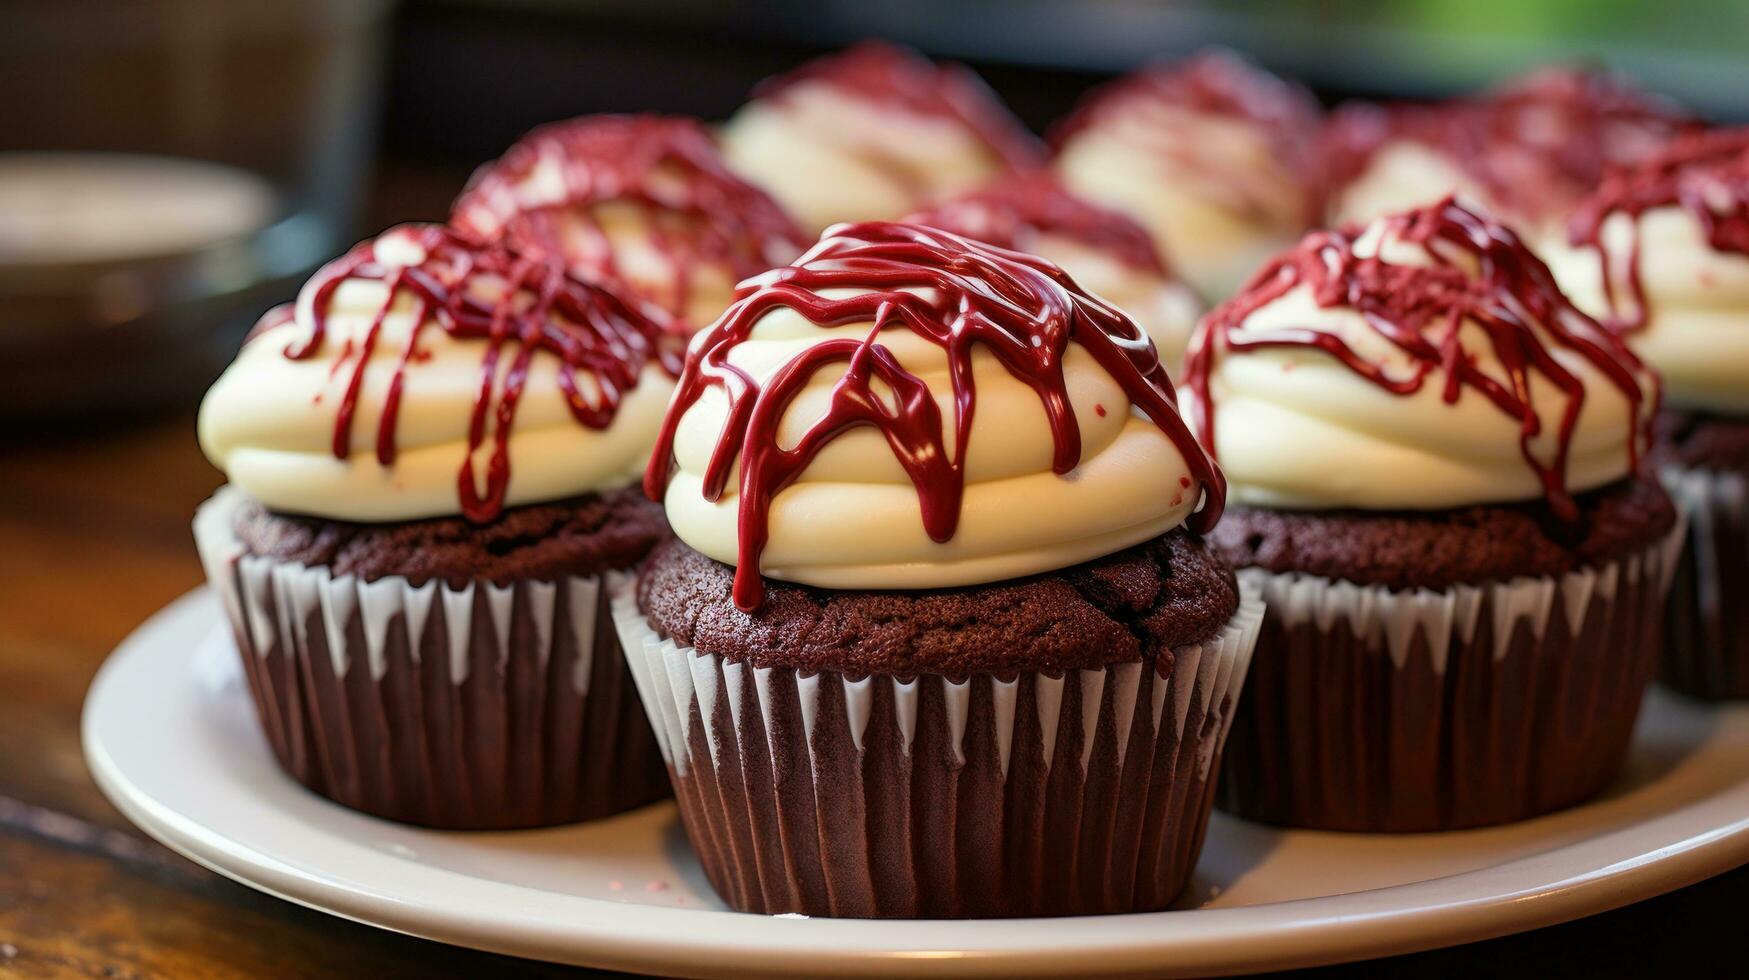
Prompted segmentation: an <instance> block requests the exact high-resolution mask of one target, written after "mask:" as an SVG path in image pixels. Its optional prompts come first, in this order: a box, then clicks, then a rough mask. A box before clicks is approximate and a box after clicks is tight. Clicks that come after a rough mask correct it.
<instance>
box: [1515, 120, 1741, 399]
mask: <svg viewBox="0 0 1749 980" xmlns="http://www.w3.org/2000/svg"><path fill="white" fill-rule="evenodd" d="M1565 238H1566V241H1564V242H1551V243H1550V245H1549V247H1548V248H1547V249H1546V252H1547V254H1548V255H1549V263H1550V265H1551V266H1552V267H1553V268H1554V270H1555V274H1556V275H1557V276H1559V277H1560V279H1561V283H1562V285H1564V286H1566V287H1567V288H1568V289H1569V290H1570V291H1571V292H1572V294H1573V297H1574V299H1575V300H1577V301H1578V302H1579V303H1580V304H1581V305H1582V306H1584V307H1585V308H1586V309H1587V310H1589V311H1590V312H1592V313H1594V314H1596V315H1597V316H1598V317H1599V318H1600V319H1602V320H1603V321H1604V322H1605V323H1606V324H1607V325H1609V326H1611V327H1613V328H1615V329H1616V330H1619V331H1621V332H1623V333H1624V334H1625V335H1626V336H1627V339H1628V342H1629V343H1630V344H1631V345H1632V346H1633V348H1634V350H1635V351H1637V352H1638V353H1639V354H1640V355H1641V356H1643V357H1645V358H1646V359H1647V360H1648V361H1649V362H1651V364H1652V366H1653V367H1655V368H1657V369H1658V371H1659V373H1660V374H1661V375H1662V376H1663V379H1664V382H1665V385H1666V386H1667V389H1668V391H1669V395H1670V398H1671V400H1672V401H1673V402H1675V403H1676V404H1679V405H1681V406H1683V407H1685V408H1690V409H1695V410H1699V411H1712V412H1719V413H1722V414H1727V415H1736V416H1741V415H1745V414H1749V129H1731V130H1722V131H1716V132H1710V133H1705V134H1695V135H1692V136H1688V137H1685V138H1683V139H1681V140H1678V141H1676V142H1674V143H1672V144H1671V145H1670V146H1669V147H1668V148H1667V149H1665V150H1664V151H1663V152H1661V153H1658V154H1657V155H1655V156H1653V157H1652V158H1651V159H1649V160H1646V161H1644V162H1643V163H1641V164H1639V165H1638V166H1634V167H1623V168H1619V169H1617V170H1615V171H1612V172H1611V173H1610V174H1609V176H1607V177H1606V178H1605V179H1604V181H1603V184H1602V186H1601V187H1599V188H1598V190H1597V193H1596V194H1594V195H1592V196H1591V197H1590V198H1589V199H1588V200H1587V201H1585V203H1584V204H1582V205H1581V206H1580V207H1579V209H1578V211H1577V212H1576V213H1575V214H1574V216H1573V220H1572V224H1571V226H1570V227H1569V228H1568V229H1566V235H1565Z"/></svg>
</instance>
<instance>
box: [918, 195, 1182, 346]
mask: <svg viewBox="0 0 1749 980" xmlns="http://www.w3.org/2000/svg"><path fill="white" fill-rule="evenodd" d="M906 220H907V221H910V222H914V223H916V224H923V225H929V226H931V227H934V228H941V229H945V230H947V231H951V232H953V233H955V234H958V235H964V236H966V237H967V238H976V239H978V240H979V241H981V242H988V243H989V244H991V245H999V246H1001V247H1003V248H1008V249H1013V250H1015V251H1017V252H1031V253H1032V254H1034V255H1038V256H1041V257H1043V258H1047V259H1050V260H1051V261H1052V262H1055V263H1057V264H1058V265H1060V266H1062V267H1063V271H1065V272H1067V273H1069V275H1071V276H1073V277H1074V279H1075V282H1076V283H1078V284H1079V285H1080V286H1081V287H1082V288H1083V289H1085V290H1087V291H1088V292H1090V293H1092V294H1093V295H1095V296H1098V297H1099V298H1100V299H1103V300H1105V301H1106V302H1108V303H1111V304H1112V305H1113V306H1116V307H1117V308H1118V309H1120V310H1122V311H1124V312H1125V313H1127V314H1128V315H1129V316H1130V318H1131V319H1133V320H1134V321H1136V324H1137V325H1138V326H1140V327H1141V328H1142V330H1143V331H1145V332H1146V333H1147V334H1148V338H1149V339H1150V340H1152V341H1153V342H1154V347H1155V349H1157V350H1158V351H1159V352H1160V356H1161V358H1162V359H1164V360H1165V361H1166V367H1167V370H1168V372H1171V371H1176V370H1177V369H1178V364H1179V362H1180V360H1182V359H1183V357H1184V347H1185V345H1186V344H1188V343H1189V342H1190V331H1191V329H1192V328H1193V327H1195V326H1196V318H1197V316H1198V315H1199V314H1201V312H1202V310H1201V304H1200V302H1199V301H1198V300H1197V298H1196V294H1195V293H1194V292H1192V291H1191V289H1190V288H1189V287H1188V286H1186V285H1184V284H1183V283H1182V282H1180V281H1179V280H1178V278H1177V277H1176V276H1174V275H1173V274H1172V272H1171V271H1170V270H1169V269H1168V267H1167V265H1166V262H1165V260H1164V259H1163V258H1161V256H1160V250H1159V249H1158V248H1156V247H1155V245H1154V241H1153V239H1152V238H1151V237H1149V235H1148V231H1147V229H1146V228H1143V227H1142V226H1141V225H1139V224H1136V222H1134V221H1133V220H1131V219H1130V218H1128V217H1126V216H1124V215H1122V214H1120V213H1118V212H1116V211H1112V210H1109V209H1107V208H1103V207H1100V206H1099V205H1096V204H1091V203H1089V202H1087V201H1085V200H1083V199H1081V198H1079V197H1076V196H1075V195H1073V194H1071V193H1069V192H1068V191H1067V190H1065V189H1064V188H1063V185H1062V184H1061V183H1060V182H1059V181H1058V180H1056V178H1054V177H1052V176H1051V175H1049V174H1048V173H1043V172H1035V173H1031V174H1018V175H1015V176H1013V177H1009V178H1007V179H1005V180H1000V181H997V182H996V183H994V184H991V185H989V186H987V187H984V188H982V189H979V190H976V191H972V192H971V193H969V194H962V195H960V196H959V197H956V198H953V199H952V200H949V201H946V202H944V203H942V204H939V205H936V206H935V207H933V208H930V209H929V210H927V211H920V212H918V213H917V214H914V215H912V216H911V217H909V218H907V219H906Z"/></svg>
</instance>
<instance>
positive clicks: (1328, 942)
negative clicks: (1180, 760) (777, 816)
mask: <svg viewBox="0 0 1749 980" xmlns="http://www.w3.org/2000/svg"><path fill="white" fill-rule="evenodd" d="M217 621H218V610H217V606H216V603H215V602H214V600H213V599H212V597H211V596H210V595H208V594H207V593H206V592H205V591H204V590H202V591H199V592H196V593H192V594H190V595H188V596H185V597H184V598H182V599H181V600H179V601H177V602H176V603H175V604H174V605H172V606H170V607H169V608H167V609H165V610H164V611H163V612H161V613H159V614H158V615H157V616H156V617H154V618H153V619H152V620H151V621H150V622H148V623H146V624H145V625H144V626H142V627H141V628H140V629H139V630H138V631H137V632H136V633H135V634H134V635H133V636H131V637H129V638H128V640H127V641H126V642H125V643H123V644H122V645H121V647H120V648H119V649H117V650H116V652H115V654H114V655H113V656H112V657H111V658H110V660H109V662H108V663H107V664H105V665H104V667H103V670H102V672H101V673H100V674H99V675H98V677H97V681H96V683H95V684H94V685H93V686H92V689H91V694H90V696H89V698H88V699H87V700H86V703H85V718H84V732H85V752H86V756H87V758H88V760H89V762H90V764H91V770H92V772H93V773H94V774H95V775H96V777H97V782H98V784H99V785H100V786H102V787H103V790H104V791H105V792H106V793H107V794H108V795H109V798H110V799H111V800H113V801H114V802H115V804H116V806H118V807H120V808H121V810H122V812H124V813H126V814H127V815H128V817H129V818H131V819H132V820H133V821H134V822H135V823H137V824H139V825H140V827H141V828H143V829H144V830H145V831H146V832H147V833H149V834H151V835H152V836H153V837H156V838H157V839H158V840H160V841H163V842H164V843H165V844H167V845H169V846H170V847H172V848H175V849H176V850H178V851H180V852H182V853H183V854H185V855H187V856H188V857H190V858H192V859H194V860H195V861H198V862H200V863H201V864H204V865H206V866H208V867H210V868H213V869H214V870H216V871H219V872H221V873H223V874H226V875H229V876H230V877H232V878H235V879H237V880H238V881H241V882H243V883H244V884H247V885H251V886H253V887H255V888H259V889H261V890H263V891H266V892H269V893H272V894H274V895H278V896H280V897H282V898H287V899H290V900H292V901H294V902H299V903H302V904H304V905H308V906H311V907H313V908H318V909H322V910H324V911H327V912H332V913H334V914H336V915H341V916H345V917H347V918H349V919H356V920H358V921H360V922H367V923H370V924H373V925H377V926H382V927H384V928H387V929H394V930H398V931H401V932H406V933H411V934H413V935H418V936H426V937H429V938H432V939H439V940H443V941H446V942H451V943H457V944H460V945H464V946H474V947H478V948H480V949H487V950H494V951H498V952H504V953H514V954H517V955H521V956H529V957H536V958H539V959H547V960H557V961H562V962H567V963H577V964H584V965H589V966H597V967H608V968H616V969H625V970H639V971H649V972H660V973H675V974H689V975H695V976H731V975H736V976H748V975H760V976H771V975H779V974H790V975H802V974H823V973H859V974H885V975H900V974H904V975H912V976H916V975H939V976H971V975H1003V976H1016V975H1047V974H1065V973H1074V974H1080V975H1096V974H1120V973H1131V974H1135V973H1146V974H1151V975H1186V974H1192V975H1194V974H1209V973H1232V972H1241V971H1246V970H1256V969H1267V968H1285V967H1292V966H1305V965H1311V964H1317V963H1331V962H1339V961H1342V960H1350V959H1358V958H1363V957H1369V956H1380V955H1385V954H1391V953H1401V952H1407V951H1410V950H1417V949H1427V948H1431V947H1436V946H1442V945H1449V944H1452V943H1459V942H1466V941H1469V940H1475V939H1482V938H1486V937H1490V936H1497V935H1502V934H1505V933H1509V932H1515V931H1518V930H1523V929H1530V928H1534V927H1536V926H1541V925H1547V924H1550V923H1554V922H1559V921H1562V920H1566V919H1572V918H1576V917H1578V916H1582V915H1587V914H1590V913H1593V912H1599V911H1602V910H1604V909H1608V908H1613V907H1615V906H1618V905H1623V904H1626V903H1628V902H1632V901H1635V900H1638V899H1642V898H1647V897H1650V896H1652V895H1656V894H1659V893H1661V892H1665V891H1669V890H1671V889H1673V888H1678V887H1681V886H1683V885H1686V884H1689V883H1691V882H1694V881H1698V880H1700V879H1701V878H1704V877H1707V876H1709V875H1712V874H1715V873H1718V872H1720V871H1724V870H1727V869H1729V868H1732V867H1735V866H1737V865H1739V864H1742V863H1744V862H1745V861H1749V707H1745V706H1739V707H1731V708H1721V709H1710V710H1709V709H1705V708H1701V707H1698V706H1696V705H1694V704H1692V703H1689V702H1686V701H1682V700H1680V699H1678V698H1676V697H1673V696H1671V695H1668V694H1665V693H1663V692H1657V693H1655V694H1654V695H1653V696H1652V698H1651V700H1650V701H1649V702H1648V703H1647V706H1646V711H1645V714H1644V717H1643V718H1642V720H1641V724H1640V728H1639V731H1638V733H1637V737H1636V741H1635V744H1634V753H1633V758H1632V761H1631V762H1630V763H1629V766H1628V770H1627V772H1626V773H1625V774H1624V775H1623V777H1622V778H1621V779H1620V780H1619V781H1618V783H1617V784H1616V786H1615V787H1614V788H1613V789H1612V790H1611V791H1610V792H1609V794H1608V795H1607V796H1606V797H1605V798H1604V799H1602V800H1599V801H1597V802H1595V803H1592V804H1590V805H1587V806H1583V807H1579V808H1577V809H1574V810H1570V811H1567V812H1565V813H1560V814H1555V815H1553V816H1549V817H1544V818H1541V819H1537V820H1532V821H1528V822H1525V823H1521V824H1517V825H1513V826H1509V827H1502V828H1493V829H1488V830H1476V831H1465V832H1461V833H1452V834H1437V835H1432V834H1430V835H1415V836H1400V837H1387V836H1371V835H1358V834H1324V833H1310V832H1298V831H1294V832H1283V831H1278V830H1273V829H1270V828H1266V827H1262V826H1259V825H1256V824H1251V823H1247V822H1244V821H1241V820H1236V819H1233V818H1230V817H1226V816H1224V815H1222V814H1219V813H1217V814H1215V818H1214V822H1213V824H1212V825H1211V826H1210V828H1209V834H1208V846H1207V848H1206V850H1205V851H1204V852H1203V855H1202V862H1201V864H1200V865H1199V866H1198V868H1197V876H1196V880H1195V881H1194V882H1193V884H1192V886H1191V892H1190V895H1189V896H1188V897H1187V899H1186V900H1185V902H1184V903H1183V904H1184V905H1185V908H1184V909H1183V910H1181V911H1172V912H1159V913H1153V914H1148V915H1113V916H1097V917H1087V918H1070V919H1034V920H1007V921H1003V920H983V921H969V922H964V921H962V922H950V921H925V922H911V921H885V922H883V921H858V920H843V919H840V920H832V919H803V918H800V917H789V916H778V917H767V916H755V915H740V914H736V913H733V912H728V911H725V910H723V908H722V905H721V904H720V903H719V902H718V901H717V899H716V898H715V897H714V896H713V895H712V894H711V892H710V888H709V886H707V885H706V884H705V882H704V879H703V876H702V874H701V872H700V871H699V868H698V865H697V863H696V862H695V861H694V860H693V858H692V856H691V853H690V852H689V851H688V849H687V846H686V842H685V838H684V836H683V835H682V834H681V832H680V829H679V825H678V822H677V819H676V816H675V811H674V809H673V807H672V806H671V805H668V804H661V805H657V806H652V807H647V808H645V809H643V810H641V811H638V812H635V813H631V814H627V815H624V816H621V817H617V818H614V819H612V820H606V821H602V822H599V823H595V824H589V825H584V826H578V827H570V828H562V829H558V830H540V831H523V832H517V833H481V834H460V833H443V832H437V831H429V830H420V829H417V828H413V827H405V826H401V825H399V824H393V823H388V822H385V821H381V820H377V819H374V818H371V817H366V816H364V815H362V814H358V813H354V812H352V811H350V810H346V809H343V808H341V807H339V806H336V805H334V804H331V803H329V802H327V801H325V800H322V799H320V798H318V797H316V796H314V795H312V794H310V793H308V792H306V791H304V790H303V789H302V788H301V787H299V786H298V785H297V784H295V783H293V782H292V781H291V780H290V779H289V778H287V777H285V776H283V775H281V773H280V772H279V770H278V769H277V768H276V767H275V765H274V762H273V759H272V757H271V756H270V755H269V752H268V748H267V744H266V742H265V740H264V739H263V738H262V737H261V735H260V733H259V732H258V731H257V729H256V726H255V719H254V718H253V717H251V715H252V713H253V709H252V708H251V707H250V705H249V700H248V696H247V693H246V692H245V690H244V689H243V681H242V676H241V671H240V670H239V669H238V666H237V664H236V663H235V657H236V654H235V652H234V650H233V649H232V647H231V644H230V641H229V639H228V638H227V637H226V636H225V635H224V634H223V632H222V631H221V630H220V629H219V628H218V622H217ZM1526 748H1527V751H1535V750H1536V747H1535V746H1527V747H1526Z"/></svg>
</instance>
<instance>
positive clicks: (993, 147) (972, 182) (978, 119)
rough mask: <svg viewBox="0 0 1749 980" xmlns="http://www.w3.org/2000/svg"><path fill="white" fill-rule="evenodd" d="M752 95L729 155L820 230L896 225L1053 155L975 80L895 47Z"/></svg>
mask: <svg viewBox="0 0 1749 980" xmlns="http://www.w3.org/2000/svg"><path fill="white" fill-rule="evenodd" d="M753 95H754V98H753V101H752V102H749V103H748V104H747V105H746V106H744V107H742V109H741V110H740V111H739V112H737V113H736V114H735V116H734V118H732V119H730V120H729V122H728V124H727V125H726V126H725V127H724V128H723V133H722V139H723V152H724V154H725V155H726V156H727V158H728V160H729V163H730V165H731V166H733V167H734V168H735V170H736V171H737V172H739V173H741V174H742V175H743V176H745V177H746V178H747V179H749V180H752V181H754V182H755V183H757V184H760V185H761V186H763V187H765V188H766V189H767V190H769V191H770V192H771V193H772V195H773V196H775V197H776V198H777V199H778V200H779V201H781V202H782V203H783V205H784V207H786V208H787V209H789V212H790V213H791V214H793V215H795V217H796V219H797V220H798V221H800V222H801V223H802V225H803V227H805V228H807V229H808V230H809V231H812V232H818V231H819V230H820V229H822V228H824V227H826V226H827V225H829V224H832V223H834V222H837V221H856V220H862V219H891V218H897V217H899V216H900V215H903V214H907V213H909V212H911V211H913V210H915V209H917V208H918V207H921V206H923V205H925V204H927V203H929V202H930V201H933V200H936V199H938V198H941V197H943V196H945V195H948V194H952V193H955V192H957V191H962V190H965V189H967V188H969V187H974V186H976V185H978V184H982V183H984V182H985V181H987V180H989V179H990V178H991V177H994V176H996V175H997V174H999V173H1001V172H1003V171H1005V170H1011V169H1020V168H1025V167H1031V166H1035V165H1037V164H1039V163H1040V162H1041V161H1042V159H1043V155H1044V154H1043V148H1042V144H1040V143H1039V142H1038V140H1037V139H1036V138H1035V137H1033V136H1032V134H1030V133H1028V132H1027V131H1026V129H1025V127H1023V126H1021V124H1020V122H1019V120H1017V119H1015V118H1014V117H1013V116H1012V115H1010V114H1009V113H1008V110H1007V109H1005V108H1003V107H1002V104H1001V103H1000V102H999V101H998V100H997V98H996V96H995V94H994V93H993V92H991V91H990V90H989V89H988V88H987V87H986V86H985V85H984V83H983V82H982V81H981V80H979V78H978V77H977V76H976V75H974V74H972V72H971V71H969V70H968V69H966V68H964V67H962V66H959V65H954V64H934V63H932V62H930V61H928V60H927V59H925V58H923V57H921V56H919V55H917V54H916V53H914V52H912V51H909V50H907V49H905V48H899V47H894V46H893V45H890V44H883V43H880V42H875V41H869V42H864V43H862V44H858V45H856V46H855V47H853V48H851V49H849V50H848V51H844V52H841V53H839V54H835V55H829V56H827V57H824V58H819V59H817V60H815V61H811V62H809V63H808V64H806V65H803V66H802V67H801V68H798V69H796V70H795V71H793V72H790V73H789V74H787V75H784V76H781V77H779V78H774V79H769V80H767V81H766V82H764V83H763V84H761V85H760V86H759V88H757V89H755V90H754V93H753Z"/></svg>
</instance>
